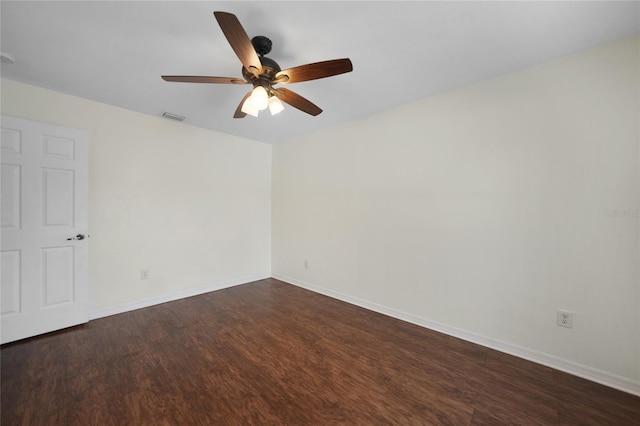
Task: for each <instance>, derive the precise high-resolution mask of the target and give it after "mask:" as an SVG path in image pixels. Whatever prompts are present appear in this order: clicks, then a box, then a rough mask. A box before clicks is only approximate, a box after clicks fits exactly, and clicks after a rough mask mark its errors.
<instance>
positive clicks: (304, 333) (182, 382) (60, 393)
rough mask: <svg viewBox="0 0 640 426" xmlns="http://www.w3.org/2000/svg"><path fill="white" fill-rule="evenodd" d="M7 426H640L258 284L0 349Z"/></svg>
mask: <svg viewBox="0 0 640 426" xmlns="http://www.w3.org/2000/svg"><path fill="white" fill-rule="evenodd" d="M0 356H1V367H2V369H1V380H2V382H1V392H2V395H1V397H2V401H1V402H2V406H1V408H2V414H1V421H2V425H3V426H9V425H83V426H84V425H138V424H144V425H146V424H148V425H205V424H220V425H226V424H229V425H240V424H243V425H245V424H267V425H305V424H314V425H331V424H361V425H379V424H384V425H387V424H398V425H425V424H428V425H431V424H433V425H439V424H453V425H469V424H471V425H481V424H484V425H501V424H510V425H513V424H523V425H535V424H542V425H555V424H561V425H565V424H576V425H625V426H626V425H640V398H638V397H635V396H632V395H629V394H625V393H623V392H619V391H616V390H613V389H610V388H607V387H604V386H601V385H598V384H595V383H592V382H588V381H586V380H583V379H579V378H577V377H573V376H571V375H568V374H565V373H561V372H559V371H556V370H553V369H551V368H547V367H543V366H540V365H537V364H534V363H531V362H527V361H523V360H521V359H518V358H514V357H511V356H508V355H505V354H502V353H500V352H496V351H493V350H490V349H487V348H484V347H481V346H477V345H474V344H471V343H468V342H464V341H462V340H458V339H455V338H452V337H449V336H446V335H442V334H439V333H436V332H433V331H430V330H426V329H424V328H421V327H418V326H415V325H412V324H408V323H405V322H402V321H399V320H395V319H392V318H389V317H386V316H383V315H380V314H376V313H373V312H370V311H367V310H365V309H361V308H358V307H355V306H352V305H349V304H346V303H343V302H340V301H336V300H333V299H330V298H328V297H324V296H321V295H318V294H315V293H312V292H309V291H306V290H303V289H300V288H297V287H294V286H291V285H288V284H285V283H282V282H280V281H277V280H273V279H269V280H263V281H258V282H255V283H251V284H246V285H242V286H238V287H234V288H230V289H226V290H221V291H217V292H213V293H208V294H205V295H201V296H197V297H192V298H189V299H183V300H179V301H175V302H171V303H166V304H163V305H158V306H154V307H150V308H146V309H140V310H137V311H133V312H128V313H125V314H121V315H115V316H112V317H108V318H103V319H99V320H95V321H91V322H90V323H89V324H86V325H83V326H79V327H74V328H71V329H68V330H64V331H60V332H56V333H52V334H48V335H44V336H40V337H36V338H32V339H29V340H25V341H22V342H16V343H12V344H9V345H4V346H3V347H2V348H1V350H0Z"/></svg>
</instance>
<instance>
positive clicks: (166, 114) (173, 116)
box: [162, 111, 185, 121]
mask: <svg viewBox="0 0 640 426" xmlns="http://www.w3.org/2000/svg"><path fill="white" fill-rule="evenodd" d="M162 116H163V117H164V118H168V119H170V120H175V121H184V119H185V117H183V116H181V115H178V114H171V113H170V112H166V111H165V112H163V113H162Z"/></svg>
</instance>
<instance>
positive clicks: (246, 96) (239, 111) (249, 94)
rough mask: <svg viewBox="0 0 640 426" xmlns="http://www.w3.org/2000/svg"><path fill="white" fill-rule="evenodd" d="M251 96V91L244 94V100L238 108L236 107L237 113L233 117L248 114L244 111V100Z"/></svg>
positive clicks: (243, 116) (242, 116) (241, 116)
mask: <svg viewBox="0 0 640 426" xmlns="http://www.w3.org/2000/svg"><path fill="white" fill-rule="evenodd" d="M249 96H251V92H249V93H247V94H246V95H244V98H242V100H241V101H240V104H238V108H236V112H235V114H233V118H245V117H246V116H247V114H246V113H244V112H242V105H243V104H244V101H246V100H247V98H249Z"/></svg>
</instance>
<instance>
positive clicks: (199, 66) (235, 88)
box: [0, 1, 640, 143]
mask: <svg viewBox="0 0 640 426" xmlns="http://www.w3.org/2000/svg"><path fill="white" fill-rule="evenodd" d="M215 10H221V11H226V12H231V13H234V14H235V15H236V16H237V17H238V19H239V20H240V22H241V23H242V25H243V27H244V29H245V30H246V32H247V33H248V35H249V37H253V36H255V35H265V36H267V37H269V38H270V39H271V40H272V41H273V50H272V52H271V53H270V54H269V55H268V56H269V57H270V58H272V59H275V60H276V61H277V62H278V63H279V64H280V66H281V67H282V68H283V69H284V68H290V67H293V66H297V65H302V64H306V63H310V62H317V61H322V60H327V59H337V58H343V57H348V58H350V59H351V61H352V62H353V67H354V71H353V72H352V73H349V74H343V75H340V76H335V77H331V78H327V79H322V80H315V81H310V82H304V83H296V84H292V85H288V86H287V88H288V89H290V90H294V91H295V92H297V93H298V94H300V95H302V96H304V97H306V98H308V99H309V100H311V101H312V102H314V103H316V104H317V105H318V106H320V107H321V108H322V109H324V112H323V113H322V114H320V115H319V116H317V117H312V116H309V115H307V114H305V113H302V112H300V111H298V110H296V109H294V108H293V107H289V106H287V108H286V110H285V111H284V112H282V113H281V114H279V115H277V116H273V117H272V116H270V114H269V113H268V112H263V113H261V115H260V117H258V118H253V117H249V116H248V117H246V118H244V119H233V118H232V115H233V112H234V111H235V108H236V106H237V105H238V103H239V102H240V100H241V99H242V97H243V96H244V94H245V93H246V92H247V91H248V90H249V89H250V86H245V85H213V84H211V85H208V84H187V83H168V82H165V81H163V80H161V79H160V75H163V74H176V75H214V76H223V77H239V76H240V70H241V65H240V61H239V60H238V58H237V57H236V56H235V54H234V53H233V50H231V47H230V46H229V45H228V43H227V41H226V39H225V37H224V35H223V34H222V31H221V30H220V28H219V26H218V24H217V22H216V20H215V18H214V16H213V13H212V12H213V11H215ZM0 13H1V15H2V16H1V24H2V26H1V42H0V44H1V49H2V52H3V53H8V54H10V55H11V56H13V57H14V58H15V63H14V64H2V68H1V70H0V71H1V74H2V77H3V78H8V79H11V80H16V81H20V82H24V83H29V84H33V85H36V86H41V87H44V88H48V89H53V90H56V91H60V92H63V93H68V94H72V95H76V96H80V97H83V98H88V99H93V100H96V101H100V102H104V103H107V104H111V105H116V106H119V107H123V108H127V109H130V110H134V111H140V112H143V113H146V114H151V115H156V116H157V115H160V114H161V113H162V112H163V111H168V112H171V113H175V114H178V115H183V116H186V117H187V119H186V121H185V123H188V124H191V125H194V126H199V127H204V128H208V129H212V130H216V131H219V132H224V133H229V134H233V135H237V136H242V137H246V138H250V139H254V140H258V141H263V142H269V143H275V142H279V141H283V140H289V139H293V138H298V137H301V136H303V135H305V134H308V133H311V132H315V131H318V130H319V129H322V128H325V127H328V126H332V125H335V124H338V123H342V122H346V121H349V120H354V119H357V118H359V117H364V116H367V115H370V114H373V113H376V112H379V111H382V110H385V109H388V108H392V107H394V106H397V105H401V104H405V103H408V102H411V101H414V100H417V99H420V98H424V97H427V96H431V95H433V94H436V93H441V92H444V91H448V90H451V89H454V88H456V87H460V86H463V85H466V84H470V83H472V82H475V81H479V80H483V79H487V78H491V77H494V76H497V75H500V74H503V73H507V72H511V71H514V70H518V69H522V68H525V67H529V66H532V65H535V64H538V63H542V62H546V61H549V60H552V59H555V58H559V57H562V56H565V55H568V54H571V53H574V52H578V51H582V50H585V49H589V48H591V47H594V46H597V45H600V44H604V43H608V42H612V41H615V40H618V39H621V38H625V37H629V36H632V35H633V34H636V33H638V32H640V23H639V22H640V3H638V2H609V1H605V2H591V1H590V2H579V1H573V2H541V1H533V2H415V1H412V2H395V1H394V2H391V1H389V2H365V1H351V2H337V1H336V2H308V1H304V2H266V1H255V2H208V1H198V2H184V1H172V2H170V1H163V2H149V1H142V2H122V1H110V2H95V1H90V2H57V1H46V2H29V1H28V2H11V1H2V2H1V3H0ZM114 124H115V123H114Z"/></svg>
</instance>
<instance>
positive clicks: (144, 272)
mask: <svg viewBox="0 0 640 426" xmlns="http://www.w3.org/2000/svg"><path fill="white" fill-rule="evenodd" d="M140 279H141V280H148V279H149V270H148V269H142V270H140Z"/></svg>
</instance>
